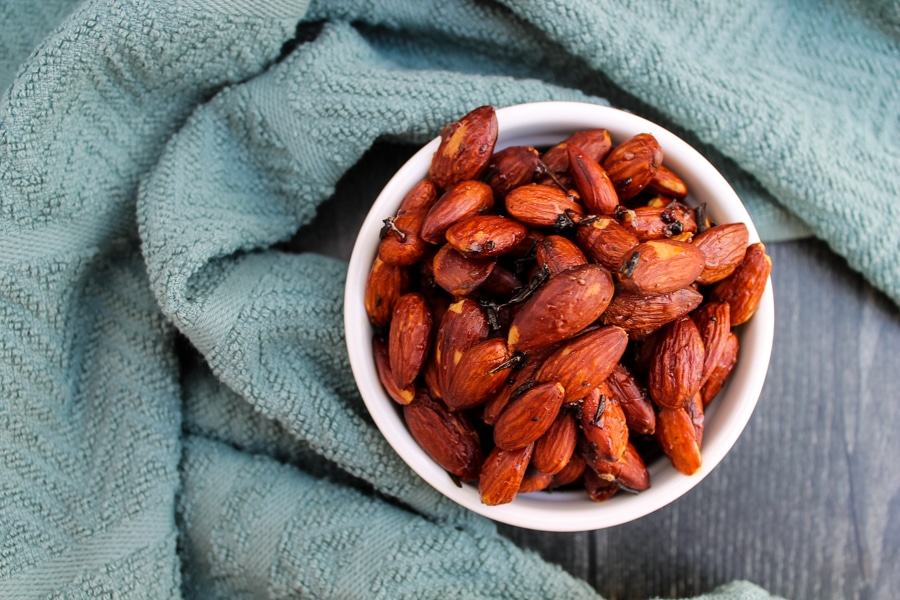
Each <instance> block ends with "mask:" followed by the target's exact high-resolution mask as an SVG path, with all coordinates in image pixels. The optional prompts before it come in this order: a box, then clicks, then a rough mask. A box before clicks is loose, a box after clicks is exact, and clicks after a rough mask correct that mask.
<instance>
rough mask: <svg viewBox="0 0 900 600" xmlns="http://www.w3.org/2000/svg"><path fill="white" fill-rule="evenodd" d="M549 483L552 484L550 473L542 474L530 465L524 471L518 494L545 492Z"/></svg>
mask: <svg viewBox="0 0 900 600" xmlns="http://www.w3.org/2000/svg"><path fill="white" fill-rule="evenodd" d="M532 461H533V457H532ZM551 483H553V474H552V473H544V472H543V471H540V470H538V469H535V468H534V466H533V465H532V466H531V467H529V468H528V469H526V470H525V477H523V478H522V483H521V484H519V492H518V493H519V494H530V493H531V492H539V491H541V490H546V489H547V488H548V487H550V484H551Z"/></svg>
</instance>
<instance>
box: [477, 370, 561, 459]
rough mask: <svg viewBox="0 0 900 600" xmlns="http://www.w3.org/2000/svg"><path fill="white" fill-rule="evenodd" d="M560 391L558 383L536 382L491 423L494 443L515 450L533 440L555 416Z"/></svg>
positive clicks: (559, 400) (505, 448) (557, 409)
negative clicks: (492, 424)
mask: <svg viewBox="0 0 900 600" xmlns="http://www.w3.org/2000/svg"><path fill="white" fill-rule="evenodd" d="M564 392H565V390H564V389H563V387H562V386H561V385H560V384H559V383H556V382H549V383H539V384H536V385H535V386H534V387H532V388H531V389H529V390H528V391H527V392H525V393H524V394H522V395H521V396H519V397H518V398H516V399H515V400H513V401H512V402H510V403H509V405H508V406H507V407H506V408H505V409H504V410H503V412H502V413H500V417H499V418H498V419H497V422H496V423H494V443H495V444H497V446H499V447H500V448H503V449H504V450H515V449H516V448H521V447H522V446H526V445H528V444H531V443H532V442H535V441H537V439H538V438H540V437H541V436H542V435H544V433H545V432H546V431H547V430H548V429H549V428H550V426H551V425H552V424H553V421H554V420H555V419H556V415H557V414H559V409H560V407H562V403H563V395H564Z"/></svg>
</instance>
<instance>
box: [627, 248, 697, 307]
mask: <svg viewBox="0 0 900 600" xmlns="http://www.w3.org/2000/svg"><path fill="white" fill-rule="evenodd" d="M703 260H704V258H703V253H702V252H701V251H700V250H698V249H697V248H696V247H694V246H693V245H692V244H688V243H685V242H679V241H676V240H649V241H647V242H642V243H640V244H638V245H637V246H635V247H634V248H632V249H631V251H630V252H629V253H628V255H626V257H625V260H624V261H623V262H622V265H621V266H620V267H619V269H618V270H617V271H616V277H617V279H618V282H619V287H620V288H621V289H622V290H623V291H625V292H628V293H632V294H643V295H647V296H651V295H657V294H665V293H668V292H674V291H675V290H680V289H682V288H684V287H687V286H689V285H690V284H691V283H693V282H694V280H695V279H697V276H698V275H700V273H701V272H702V271H703Z"/></svg>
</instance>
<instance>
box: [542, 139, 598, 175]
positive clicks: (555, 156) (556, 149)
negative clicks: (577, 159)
mask: <svg viewBox="0 0 900 600" xmlns="http://www.w3.org/2000/svg"><path fill="white" fill-rule="evenodd" d="M569 144H574V145H575V146H578V147H579V148H581V149H582V150H583V151H584V152H586V153H587V154H588V156H590V157H591V158H593V159H594V160H595V161H597V162H598V163H599V162H602V161H603V159H604V158H606V155H607V154H609V151H610V149H612V138H611V137H610V135H609V131H607V130H606V129H581V130H579V131H576V132H575V133H573V134H572V135H570V136H569V137H567V138H566V139H564V140H563V141H562V142H560V143H559V144H556V145H555V146H553V147H551V148H550V149H548V150H547V151H546V152H544V154H543V155H542V156H541V162H543V163H544V165H546V167H547V169H548V170H550V171H553V172H555V173H560V172H562V171H566V170H568V169H569V154H568V146H569Z"/></svg>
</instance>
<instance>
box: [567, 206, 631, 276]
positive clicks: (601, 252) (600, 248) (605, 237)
mask: <svg viewBox="0 0 900 600" xmlns="http://www.w3.org/2000/svg"><path fill="white" fill-rule="evenodd" d="M585 221H586V223H585V222H582V223H579V226H578V229H577V230H576V233H575V239H576V240H577V241H578V245H579V247H580V248H581V249H582V250H584V253H585V254H586V255H587V256H588V258H590V259H591V260H592V261H594V262H596V263H599V264H601V265H603V266H604V267H606V268H607V269H611V270H616V269H618V268H619V266H621V264H622V261H623V260H624V259H625V257H626V255H627V254H628V253H629V252H630V251H631V250H632V249H633V248H634V247H635V246H637V245H638V244H639V243H640V240H638V238H637V237H636V236H635V235H633V234H632V233H630V232H629V231H628V230H627V229H626V228H625V227H623V226H622V225H621V224H620V223H619V222H618V221H616V219H614V218H613V217H599V218H596V219H589V220H588V219H585Z"/></svg>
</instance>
